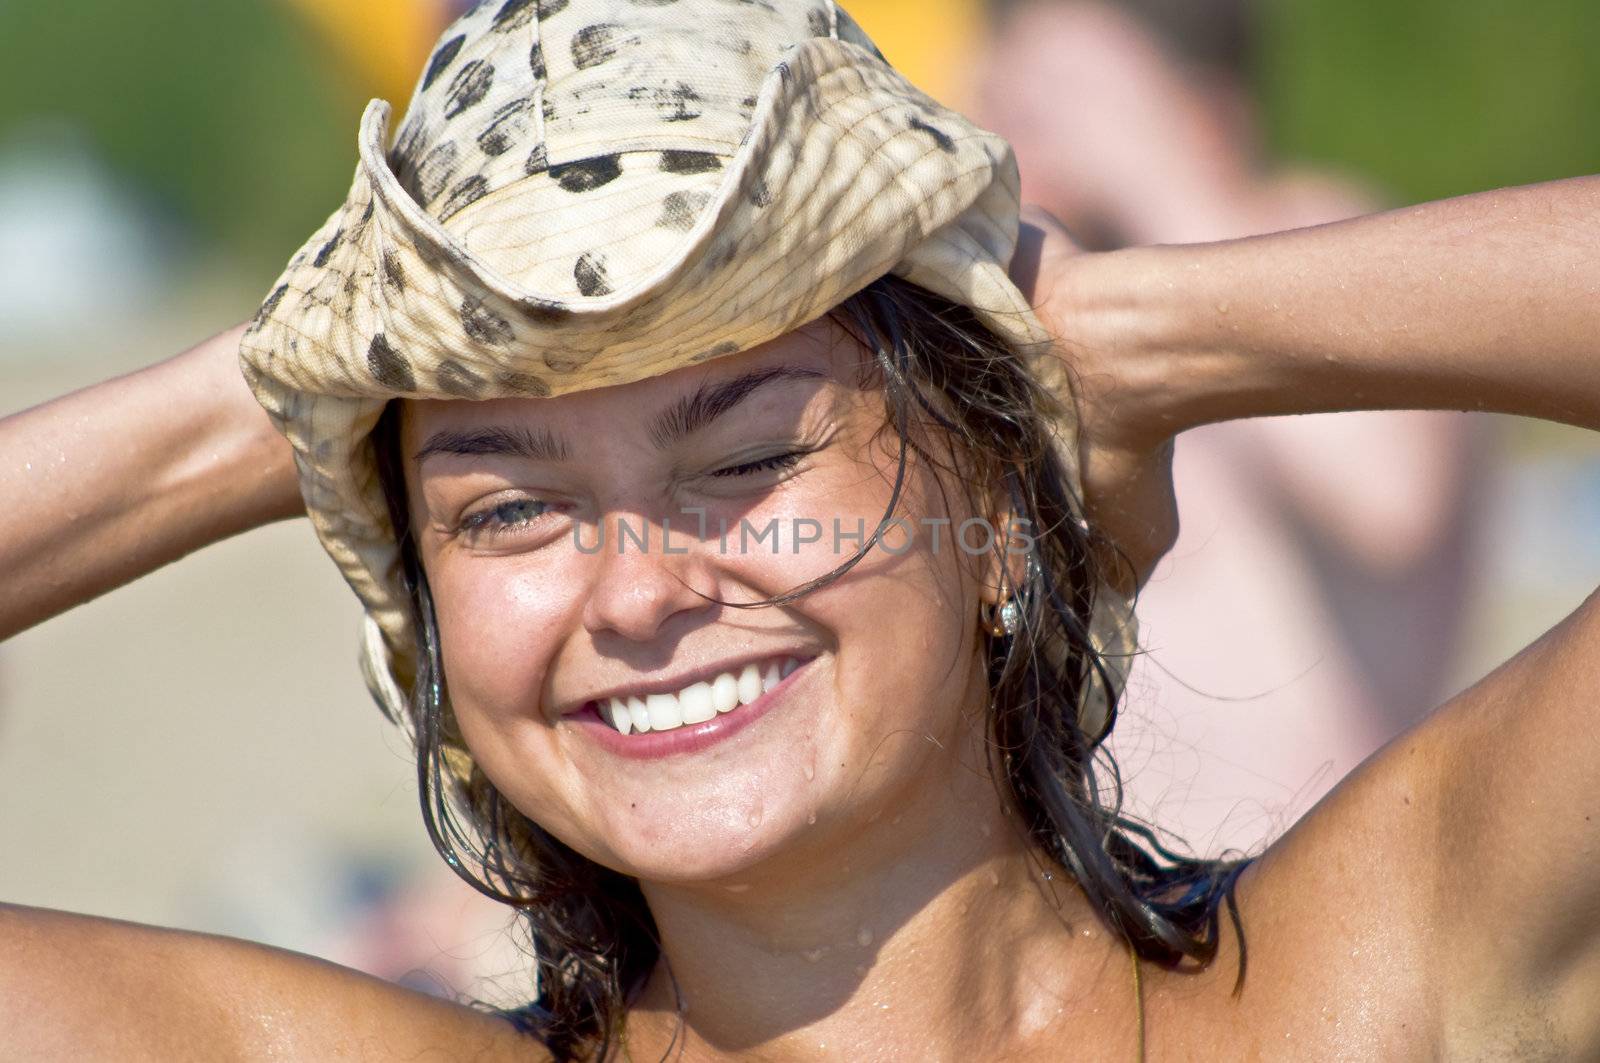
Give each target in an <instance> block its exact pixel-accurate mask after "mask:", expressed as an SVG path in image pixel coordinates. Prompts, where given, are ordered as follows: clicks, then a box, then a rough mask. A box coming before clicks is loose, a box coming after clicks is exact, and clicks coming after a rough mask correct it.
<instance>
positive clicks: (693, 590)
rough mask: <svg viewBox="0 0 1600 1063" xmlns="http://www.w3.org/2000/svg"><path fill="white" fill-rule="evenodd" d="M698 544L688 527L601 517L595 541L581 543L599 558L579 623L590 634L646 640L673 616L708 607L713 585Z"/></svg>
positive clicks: (634, 518)
mask: <svg viewBox="0 0 1600 1063" xmlns="http://www.w3.org/2000/svg"><path fill="white" fill-rule="evenodd" d="M680 525H681V522H680ZM703 545H704V544H702V543H701V542H700V540H699V539H698V538H697V537H696V536H695V535H693V534H692V530H691V531H690V532H686V531H684V529H683V528H682V527H681V526H674V525H673V524H672V523H671V522H666V523H663V522H660V521H653V520H651V521H647V520H645V519H644V518H642V517H640V516H638V515H636V514H619V515H617V516H616V517H614V518H608V519H606V520H605V521H604V522H603V523H602V524H601V525H600V529H599V530H598V531H597V541H596V542H593V543H591V542H587V541H586V542H584V544H583V546H584V550H585V552H587V553H593V554H595V555H596V561H597V562H598V564H597V570H596V571H597V574H596V576H595V580H594V583H593V584H592V585H591V587H590V590H589V597H588V600H587V601H586V602H584V606H583V625H584V627H585V628H586V629H587V630H588V631H589V633H590V634H595V635H598V634H600V633H601V632H606V631H609V632H613V633H615V634H617V635H620V636H622V637H623V638H625V639H628V640H629V641H632V642H646V641H648V640H650V639H652V638H655V637H656V636H657V635H658V634H659V633H660V631H661V629H662V627H663V626H664V625H665V624H666V623H667V622H668V621H669V620H670V619H671V618H672V617H674V616H676V615H678V614H680V613H692V612H697V611H699V610H702V609H708V608H711V607H712V606H713V604H714V603H713V602H711V601H709V600H708V599H709V598H712V597H715V592H716V584H715V580H714V578H713V576H712V574H711V571H710V566H708V565H707V564H706V559H705V558H704V556H703V550H702V547H703Z"/></svg>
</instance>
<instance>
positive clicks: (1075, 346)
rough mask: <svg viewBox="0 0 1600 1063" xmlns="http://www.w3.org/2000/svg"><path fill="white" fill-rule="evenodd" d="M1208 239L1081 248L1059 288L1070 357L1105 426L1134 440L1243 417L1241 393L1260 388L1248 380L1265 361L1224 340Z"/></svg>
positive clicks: (1225, 312)
mask: <svg viewBox="0 0 1600 1063" xmlns="http://www.w3.org/2000/svg"><path fill="white" fill-rule="evenodd" d="M1207 247H1208V245H1184V246H1151V247H1134V248H1128V249H1125V250H1121V251H1111V252H1103V253H1097V254H1085V255H1080V256H1077V257H1076V258H1075V259H1073V261H1072V263H1071V264H1070V269H1069V270H1068V275H1067V277H1066V278H1065V283H1064V285H1063V286H1062V287H1063V293H1062V298H1063V301H1064V305H1062V306H1060V307H1059V308H1058V309H1057V311H1056V316H1057V319H1058V320H1061V321H1063V322H1066V323H1067V329H1066V331H1067V335H1066V337H1065V342H1066V346H1067V347H1068V349H1069V358H1071V359H1072V360H1073V361H1074V362H1075V366H1074V368H1075V369H1076V370H1077V373H1078V375H1079V377H1080V380H1081V381H1082V383H1083V385H1084V387H1085V388H1087V389H1089V390H1092V391H1094V392H1095V393H1097V394H1100V395H1104V396H1105V397H1106V398H1107V399H1109V400H1111V401H1109V402H1107V403H1105V406H1106V409H1105V410H1103V411H1102V416H1103V417H1104V418H1105V419H1106V420H1107V421H1113V420H1114V421H1115V422H1116V424H1115V426H1112V425H1110V424H1108V425H1107V427H1106V431H1107V433H1108V434H1112V435H1117V436H1120V437H1121V438H1122V440H1123V441H1124V442H1126V443H1128V444H1129V445H1130V446H1133V447H1135V448H1138V447H1141V446H1153V445H1154V444H1155V443H1157V442H1159V441H1161V440H1165V439H1168V438H1171V437H1172V436H1175V435H1177V434H1178V433H1180V432H1184V431H1186V430H1188V429H1190V428H1194V427H1196V426H1198V425H1202V424H1207V423H1210V422H1212V421H1217V420H1226V419H1228V418H1230V417H1238V416H1248V415H1249V413H1248V412H1241V411H1242V410H1243V407H1244V405H1245V400H1246V396H1247V395H1248V393H1249V392H1251V391H1252V390H1256V389H1259V388H1260V387H1262V386H1264V384H1262V383H1260V382H1257V383H1255V384H1251V383H1250V379H1251V374H1255V375H1257V376H1259V375H1261V374H1262V371H1263V368H1264V367H1263V366H1262V365H1260V364H1256V365H1250V364H1247V362H1246V359H1244V358H1242V357H1241V356H1240V354H1239V353H1238V351H1237V350H1236V349H1235V348H1234V346H1233V345H1232V344H1230V343H1229V338H1230V337H1229V330H1228V327H1227V324H1226V321H1227V318H1228V317H1229V316H1230V315H1231V314H1232V313H1234V311H1235V307H1234V306H1232V305H1231V304H1230V300H1229V297H1228V295H1227V294H1226V292H1224V291H1218V290H1216V289H1215V287H1214V284H1213V280H1214V279H1213V278H1210V277H1208V275H1207V269H1206V262H1205V253H1206V250H1207ZM1219 318H1220V319H1222V321H1223V322H1224V323H1223V324H1222V325H1221V326H1220V327H1219V324H1218V319H1219ZM1090 378H1093V379H1090Z"/></svg>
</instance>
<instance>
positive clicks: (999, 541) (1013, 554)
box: [980, 486, 1033, 606]
mask: <svg viewBox="0 0 1600 1063" xmlns="http://www.w3.org/2000/svg"><path fill="white" fill-rule="evenodd" d="M984 518H985V519H986V520H987V521H988V522H989V528H990V530H991V532H992V533H993V536H992V537H993V542H994V546H993V549H991V550H989V551H988V553H987V554H986V555H985V557H984V561H983V569H982V588H981V590H980V600H981V601H982V602H983V604H984V605H996V606H998V605H1003V604H1004V603H1005V602H1006V601H1007V600H1009V599H1010V598H1011V597H1013V596H1014V595H1016V594H1017V593H1018V592H1019V591H1020V590H1021V588H1022V586H1023V581H1024V580H1025V579H1026V578H1027V570H1028V551H1029V549H1030V548H1031V547H1032V545H1033V541H1032V535H1031V529H1030V527H1029V522H1028V521H1027V520H1026V519H1024V518H1023V517H1022V516H1021V515H1020V514H1018V513H1017V510H1016V507H1015V506H1014V505H1012V504H1011V499H1010V498H1009V497H1007V492H1006V491H1005V489H1004V487H1003V486H999V487H996V489H995V490H994V491H993V492H992V498H991V505H990V506H989V507H988V512H987V513H986V514H985V515H984Z"/></svg>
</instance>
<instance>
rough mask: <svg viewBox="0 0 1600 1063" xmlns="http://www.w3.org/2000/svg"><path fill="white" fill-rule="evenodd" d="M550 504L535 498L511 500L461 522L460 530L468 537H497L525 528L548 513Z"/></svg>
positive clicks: (481, 510) (483, 510) (470, 515)
mask: <svg viewBox="0 0 1600 1063" xmlns="http://www.w3.org/2000/svg"><path fill="white" fill-rule="evenodd" d="M550 508H551V507H550V504H549V503H548V502H543V501H540V500H539V499H537V498H513V499H509V500H507V501H505V502H500V503H498V504H496V505H493V506H489V507H488V508H486V509H480V510H478V511H477V512H476V513H469V514H468V515H467V516H465V517H463V518H462V520H461V530H462V531H464V532H466V533H467V534H469V535H498V534H500V533H501V532H505V531H512V530H515V529H517V528H521V527H525V526H527V525H529V524H532V523H533V522H534V521H536V520H538V519H539V518H540V517H542V516H544V515H545V514H546V513H549V512H550Z"/></svg>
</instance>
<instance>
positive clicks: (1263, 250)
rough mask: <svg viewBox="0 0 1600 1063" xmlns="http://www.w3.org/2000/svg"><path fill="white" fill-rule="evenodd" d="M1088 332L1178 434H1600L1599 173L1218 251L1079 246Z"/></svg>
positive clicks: (1077, 286) (1080, 308)
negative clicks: (1335, 430) (1382, 427)
mask: <svg viewBox="0 0 1600 1063" xmlns="http://www.w3.org/2000/svg"><path fill="white" fill-rule="evenodd" d="M1084 258H1085V259H1086V260H1093V261H1085V262H1084V263H1083V264H1082V266H1083V268H1081V269H1079V270H1078V272H1077V275H1076V276H1075V277H1074V278H1073V279H1072V281H1071V283H1072V284H1073V286H1074V290H1073V293H1072V297H1071V298H1072V306H1073V308H1074V311H1075V312H1077V313H1078V314H1079V315H1080V317H1079V322H1078V327H1079V329H1080V330H1081V333H1082V335H1084V336H1086V337H1088V339H1087V340H1085V342H1090V343H1094V344H1096V345H1097V346H1103V347H1107V348H1110V349H1112V350H1114V351H1115V352H1116V356H1117V357H1126V358H1128V359H1132V361H1133V362H1134V363H1135V364H1136V365H1137V367H1138V368H1137V369H1136V370H1134V371H1132V372H1129V373H1128V374H1127V378H1126V379H1124V380H1123V381H1121V383H1123V384H1124V385H1128V384H1131V385H1132V386H1134V387H1135V388H1136V389H1143V391H1144V393H1143V394H1140V395H1138V396H1137V398H1138V400H1139V401H1138V402H1137V403H1135V404H1134V405H1135V406H1136V407H1138V408H1142V409H1144V410H1146V411H1158V413H1157V414H1156V416H1157V418H1158V419H1159V420H1160V421H1161V422H1163V423H1164V424H1166V425H1167V426H1168V427H1170V428H1171V429H1172V430H1174V431H1181V430H1183V429H1185V428H1190V427H1194V426H1197V425H1200V424H1205V423H1209V422H1212V421H1222V420H1231V419H1234V418H1240V417H1254V416H1264V415H1272V414H1288V413H1311V412H1321V411H1333V410H1353V409H1459V410H1487V411H1494V412H1501V413H1511V414H1521V415H1525V416H1530V417H1539V418H1545V419H1548V420H1553V421H1561V422H1564V423H1568V424H1574V425H1580V426H1584V427H1588V428H1597V429H1600V177H1586V178H1575V179H1572V180H1566V181H1555V182H1550V183H1548V184H1541V185H1531V186H1526V187H1521V188H1510V189H1504V190H1501V191H1496V192H1485V193H1481V194H1478V195H1472V196H1464V197H1461V198H1458V199H1450V200H1442V201H1439V202H1436V203H1427V204H1423V205H1421V206H1417V207H1409V208H1405V209H1402V210H1395V211H1389V212H1386V213H1383V214H1375V215H1370V216H1368V217H1364V218H1357V219H1353V220H1350V221H1344V222H1337V223H1334V224H1331V225H1323V226H1318V227H1315V228H1310V229H1300V230H1294V231H1291V232H1285V233H1277V234H1272V235H1268V236H1260V237H1252V238H1248V239H1242V240H1233V241H1228V242H1224V243H1215V244H1203V245H1194V246H1184V247H1150V248H1136V249H1132V250H1129V251H1125V252H1116V253H1114V254H1110V255H1098V256H1096V255H1091V256H1084Z"/></svg>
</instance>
